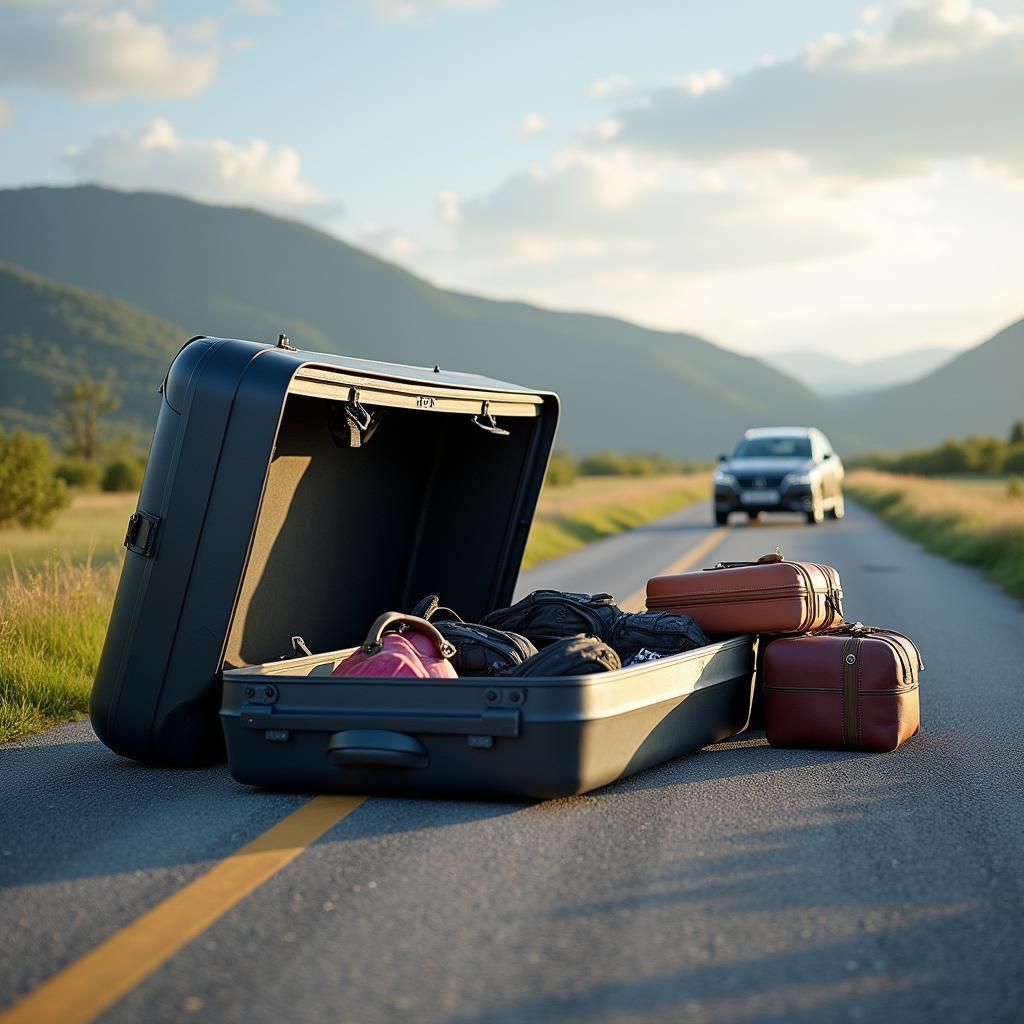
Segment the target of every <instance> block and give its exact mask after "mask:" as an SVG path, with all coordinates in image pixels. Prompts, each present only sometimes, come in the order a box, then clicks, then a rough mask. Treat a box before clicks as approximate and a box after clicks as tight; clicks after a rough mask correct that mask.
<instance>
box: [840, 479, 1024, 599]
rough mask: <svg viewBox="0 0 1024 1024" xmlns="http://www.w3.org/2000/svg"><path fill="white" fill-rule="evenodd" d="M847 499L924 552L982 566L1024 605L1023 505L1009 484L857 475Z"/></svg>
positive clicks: (852, 481) (849, 488) (850, 482)
mask: <svg viewBox="0 0 1024 1024" xmlns="http://www.w3.org/2000/svg"><path fill="white" fill-rule="evenodd" d="M846 488H847V490H848V491H849V493H850V494H851V495H852V496H853V497H854V498H856V499H857V500H858V501H860V502H861V503H862V504H864V505H867V506H868V508H871V509H873V510H874V511H875V512H877V513H878V515H880V516H881V517H882V518H883V519H884V520H885V521H886V522H887V523H889V524H891V525H892V526H894V527H895V528H896V529H897V530H899V531H900V532H901V533H904V534H906V535H907V536H908V537H911V538H913V539H914V540H916V541H919V542H920V543H921V544H923V545H924V546H925V547H926V548H928V549H929V550H931V551H934V552H936V553H937V554H940V555H945V556H946V557H947V558H952V559H954V560H955V561H958V562H964V563H965V564H967V565H974V566H978V567H979V568H980V569H982V570H983V571H984V572H985V574H986V575H987V576H988V577H989V578H990V579H992V580H994V581H995V582H996V583H998V584H999V585H1000V586H1002V587H1003V588H1004V589H1005V590H1006V591H1008V592H1009V593H1011V594H1013V595H1014V596H1015V597H1018V598H1020V599H1021V600H1024V500H1021V499H1019V498H1010V497H1009V496H1008V493H1007V482H1006V481H1005V480H982V479H963V480H952V479H926V478H924V477H912V476H896V475H894V474H891V473H881V472H878V471H875V470H867V469H863V470H857V471H855V472H853V473H851V474H850V475H849V476H848V477H847V481H846Z"/></svg>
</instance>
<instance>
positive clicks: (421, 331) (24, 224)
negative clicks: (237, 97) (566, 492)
mask: <svg viewBox="0 0 1024 1024" xmlns="http://www.w3.org/2000/svg"><path fill="white" fill-rule="evenodd" d="M0 260H2V261H8V262H10V263H15V264H18V265H20V266H21V267H24V268H27V269H28V270H30V271H32V272H34V273H36V274H42V275H45V276H46V277H49V278H52V279H54V280H56V281H61V282H67V283H69V284H72V285H75V286H78V287H81V288H90V289H95V290H96V291H99V292H103V293H106V294H107V295H112V296H116V297H117V298H119V299H121V300H123V301H125V302H129V303H132V304H133V305H135V306H137V307H139V308H140V309H143V310H146V311H147V312H148V313H150V314H152V315H153V316H155V317H158V318H161V319H163V320H166V321H168V322H170V323H174V324H178V325H180V326H181V331H180V337H178V338H177V339H176V340H177V341H178V342H180V341H183V340H184V339H185V338H186V337H187V336H189V335H191V334H220V335H228V336H237V337H248V338H252V339H254V340H260V339H262V340H266V341H272V340H275V339H276V338H277V335H278V333H280V332H283V333H285V334H288V335H290V337H291V339H292V341H293V343H294V344H296V345H298V346H300V347H302V348H308V349H314V350H323V351H328V352H342V353H347V354H350V355H355V356H369V357H374V358H379V359H389V360H395V361H397V362H405V363H416V364H420V365H432V364H434V363H435V362H436V363H440V364H441V365H442V366H444V367H449V368H456V369H460V370H471V371H477V372H481V373H485V374H489V375H491V376H495V377H499V378H504V379H509V380H514V381H516V382H521V383H524V384H527V385H532V386H534V387H538V388H551V389H554V390H555V391H557V392H559V394H560V395H561V397H562V401H563V407H562V409H563V411H562V428H561V431H560V442H561V443H562V444H566V445H568V446H570V447H572V448H573V449H575V450H576V451H578V452H591V451H596V450H599V449H602V448H617V449H620V450H634V451H661V452H663V453H665V454H668V455H675V456H679V457H701V458H707V457H711V456H713V455H714V454H715V453H717V452H718V451H721V450H724V449H726V448H728V447H730V446H731V445H732V444H734V443H735V441H736V439H737V437H738V436H739V434H740V433H741V432H742V430H743V429H744V428H746V427H748V426H751V425H759V424H771V423H773V422H774V423H778V422H794V421H795V422H814V421H816V420H818V419H819V418H820V415H819V414H820V413H822V412H823V406H822V403H821V402H820V400H819V399H818V398H817V396H815V395H813V394H812V393H811V392H810V391H809V390H808V389H807V388H806V387H804V386H803V385H802V384H799V383H797V382H796V381H794V380H792V379H791V378H789V377H787V376H786V375H784V374H782V373H780V372H779V371H778V370H775V369H773V368H772V367H769V366H767V365H766V364H764V363H762V362H761V361H759V360H757V359H752V358H749V357H746V356H742V355H739V354H737V353H734V352H729V351H727V350H725V349H722V348H719V347H717V346H716V345H713V344H711V343H710V342H708V341H705V340H703V339H702V338H699V337H696V336H694V335H691V334H681V333H668V332H661V331H652V330H646V329H644V328H641V327H637V326H635V325H633V324H629V323H626V322H624V321H621V320H616V319H612V318H610V317H602V316H591V315H587V314H580V313H561V312H552V311H548V310H544V309H539V308H537V307H536V306H531V305H527V304H525V303H520V302H497V301H492V300H488V299H482V298H475V297H473V296H469V295H462V294H459V293H456V292H450V291H444V290H442V289H440V288H436V287H434V286H432V285H430V284H428V283H427V282H425V281H423V280H421V279H419V278H417V277H415V276H413V275H412V274H409V273H407V272H406V271H404V270H400V269H399V268H397V267H394V266H392V265H390V264H387V263H385V262H383V261H381V260H379V259H377V258H375V257H373V256H369V255H367V254H366V253H364V252H361V251H359V250H357V249H354V248H352V247H351V246H349V245H346V244H345V243H343V242H341V241H339V240H338V239H336V238H334V237H332V236H330V235H326V234H323V233H322V232H319V231H315V230H314V229H312V228H310V227H307V226H304V225H302V224H297V223H294V222H290V221H286V220H281V219H278V218H275V217H271V216H268V215H267V214H263V213H258V212H256V211H254V210H249V209H237V208H224V207H215V206H206V205H202V204H199V203H195V202H191V201H189V200H186V199H181V198H176V197H172V196H167V195H155V194H147V193H124V192H115V191H110V190H107V189H101V188H96V187H92V186H84V187H75V188H28V189H14V190H7V191H0ZM5 316H8V314H7V312H6V311H5ZM154 330H155V328H154V327H153V326H152V322H149V321H147V322H146V323H142V322H141V321H140V323H139V327H138V335H137V337H138V342H139V345H140V346H143V347H145V346H146V345H147V344H149V345H150V346H151V349H150V356H149V357H148V358H149V361H148V362H145V363H143V362H142V361H140V359H139V356H138V353H135V352H133V353H128V352H127V351H125V352H124V355H123V356H119V357H116V358H113V359H108V358H107V356H108V355H111V354H112V352H111V350H110V349H109V348H105V349H102V353H103V355H102V356H101V355H99V353H100V351H101V350H100V349H99V348H97V349H96V352H97V353H98V354H97V360H98V362H102V363H103V364H104V365H105V366H106V365H115V366H117V367H118V369H119V372H120V370H121V368H122V367H123V369H124V373H123V374H120V376H121V378H122V387H123V389H124V390H125V392H126V394H125V402H126V408H129V407H130V408H133V409H135V408H142V407H145V408H152V411H151V413H150V416H152V415H154V414H155V411H156V410H155V405H153V406H152V407H150V406H143V405H137V404H136V403H143V402H144V398H143V396H145V400H147V401H152V396H153V392H152V388H154V387H155V385H156V384H157V383H158V381H159V380H160V377H161V375H162V373H163V368H164V363H165V362H166V356H167V355H168V353H169V352H170V351H171V346H169V345H168V342H167V338H166V335H163V334H161V335H160V339H159V340H156V339H155V336H154V339H155V340H153V341H152V342H147V341H146V338H148V337H149V336H150V335H151V334H153V332H154ZM58 334H59V332H58ZM67 337H68V338H73V335H72V334H68V335H67ZM51 340H52V346H53V349H59V348H60V347H61V345H62V340H61V337H59V336H58V335H57V334H55V335H53V337H52V339H51ZM68 344H69V345H71V347H72V348H73V349H74V351H75V352H76V353H77V352H80V347H79V346H78V343H77V342H73V341H69V342H68ZM21 358H22V360H23V361H24V360H25V359H28V358H29V357H28V356H27V355H26V354H25V352H24V351H22V356H21ZM75 358H78V356H77V355H76V356H75ZM25 380H26V378H24V377H22V378H18V379H17V381H14V382H7V381H4V382H0V389H2V390H0V405H3V406H6V407H15V408H19V409H21V410H24V411H25V413H26V415H28V414H29V413H30V412H31V413H35V414H40V415H41V414H42V412H43V409H44V404H43V399H44V395H43V390H42V389H41V388H39V387H35V389H34V390H25V389H26V388H27V384H25V383H23V382H24V381H25ZM143 382H144V386H143ZM139 388H141V389H142V390H140V391H138V395H137V396H136V395H135V394H134V392H135V391H136V390H137V389H139ZM127 391H132V392H133V397H132V398H131V400H129V398H128V394H127Z"/></svg>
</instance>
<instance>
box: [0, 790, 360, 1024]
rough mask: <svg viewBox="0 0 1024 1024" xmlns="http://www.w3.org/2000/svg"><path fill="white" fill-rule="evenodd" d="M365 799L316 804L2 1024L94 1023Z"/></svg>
mask: <svg viewBox="0 0 1024 1024" xmlns="http://www.w3.org/2000/svg"><path fill="white" fill-rule="evenodd" d="M365 799H366V797H362V796H318V797H314V798H313V799H312V800H310V801H309V803H307V804H304V805H303V806H302V807H300V808H299V809H298V810H297V811H295V812H294V813H292V814H289V815H288V817H287V818H285V819H284V820H283V821H279V822H278V823H277V824H276V825H274V826H273V827H272V828H269V829H268V830H267V831H266V832H264V833H263V834H262V835H261V836H257V837H256V838H255V839H254V840H253V841H252V842H251V843H248V844H246V845H245V846H243V847H242V848H241V849H240V850H238V851H236V852H235V853H233V854H231V855H230V856H229V857H226V858H225V859H224V860H222V861H220V863H218V864H216V865H215V866H214V867H212V868H211V869H210V870H209V871H207V872H206V874H205V875H200V876H199V878H197V879H196V880H195V881H194V882H190V883H189V884H188V885H186V886H185V888H184V889H179V890H178V892H176V893H174V895H172V896H168V897H167V899H165V900H164V901H163V902H162V903H158V904H157V905H156V906H155V907H154V908H153V909H152V910H150V911H148V912H147V913H145V914H143V915H142V917H140V918H137V919H136V920H135V921H133V922H132V923H131V924H129V925H126V926H125V927H124V928H122V929H121V930H120V931H119V932H116V933H115V934H114V935H112V936H111V937H110V938H109V939H107V940H106V942H103V943H101V944H100V945H99V946H97V947H96V948H95V949H93V950H91V951H90V952H88V953H86V954H85V956H83V957H81V958H80V959H79V960H76V961H75V962H74V963H72V964H69V965H68V966H67V967H65V968H64V969H63V970H62V971H58V972H57V974H55V975H53V977H52V978H49V979H48V980H47V981H44V982H43V983H42V985H40V986H39V987H38V988H37V989H34V990H33V991H32V992H30V993H29V994H28V995H27V996H25V998H24V999H22V1000H21V1001H20V1002H18V1003H15V1004H14V1006H12V1007H11V1008H10V1009H9V1010H7V1011H6V1012H5V1013H0V1024H50V1022H51V1021H52V1022H53V1024H58V1022H59V1024H87V1022H88V1021H92V1020H95V1019H96V1017H98V1016H99V1015H100V1014H101V1013H103V1011H104V1010H106V1009H108V1008H109V1007H111V1006H113V1005H114V1003H116V1002H117V1001H118V1000H119V999H121V998H122V997H123V996H124V995H126V994H127V993H128V992H130V991H131V990H132V989H133V988H134V987H135V986H136V985H137V984H139V982H140V981H142V980H143V979H144V978H146V977H147V976H148V975H150V974H152V973H153V971H155V970H156V969H157V968H158V967H160V966H162V965H163V964H164V963H166V962H167V961H168V960H169V959H170V958H171V957H172V956H174V954H175V953H177V952H178V950H180V949H181V948H182V947H183V946H185V945H186V944H187V943H189V942H191V941H192V939H194V938H195V937H196V936H197V935H200V934H202V933H203V932H204V931H205V930H206V929H207V928H209V927H210V925H212V924H213V923H214V921H216V920H217V919H218V918H219V917H221V916H222V915H223V914H225V913H227V912H228V911H229V910H230V909H231V908H232V907H233V906H235V904H237V903H239V902H240V901H241V900H243V899H244V898H245V897H246V896H248V895H249V893H251V892H252V891H253V890H254V889H256V888H257V887H258V886H260V885H262V884H263V883H264V882H265V881H266V880H267V879H268V878H270V877H271V876H272V875H274V874H276V873H277V872H278V871H280V870H281V869H282V868H283V867H284V866H285V865H287V864H289V863H291V862H292V861H293V860H294V859H295V858H296V857H298V856H299V854H300V853H302V851H303V850H305V849H306V848H307V847H308V846H309V845H310V844H311V843H314V842H315V841H316V840H317V839H319V838H320V836H322V835H323V834H324V833H325V832H327V831H328V829H330V828H332V827H333V826H334V825H336V824H337V823H338V822H339V821H341V819H342V818H344V817H346V816H347V815H349V814H351V813H352V812H353V811H354V810H355V809H356V808H357V807H358V806H359V805H360V804H361V803H362V802H363V801H364V800H365Z"/></svg>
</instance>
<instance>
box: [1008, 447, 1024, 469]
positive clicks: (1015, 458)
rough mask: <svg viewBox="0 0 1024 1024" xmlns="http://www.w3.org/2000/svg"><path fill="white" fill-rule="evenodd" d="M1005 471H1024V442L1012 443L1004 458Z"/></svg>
mask: <svg viewBox="0 0 1024 1024" xmlns="http://www.w3.org/2000/svg"><path fill="white" fill-rule="evenodd" d="M1003 472H1004V473H1024V444H1012V445H1010V447H1009V448H1007V449H1006V458H1005V459H1003Z"/></svg>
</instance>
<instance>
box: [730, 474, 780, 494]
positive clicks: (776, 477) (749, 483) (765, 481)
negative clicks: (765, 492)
mask: <svg viewBox="0 0 1024 1024" xmlns="http://www.w3.org/2000/svg"><path fill="white" fill-rule="evenodd" d="M783 476H785V474H784V473H737V474H736V479H737V480H738V481H739V485H740V487H745V488H749V489H750V490H754V491H756V490H760V489H761V488H768V487H771V488H773V489H774V488H777V487H778V486H779V485H780V484H781V483H782V478H783Z"/></svg>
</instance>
